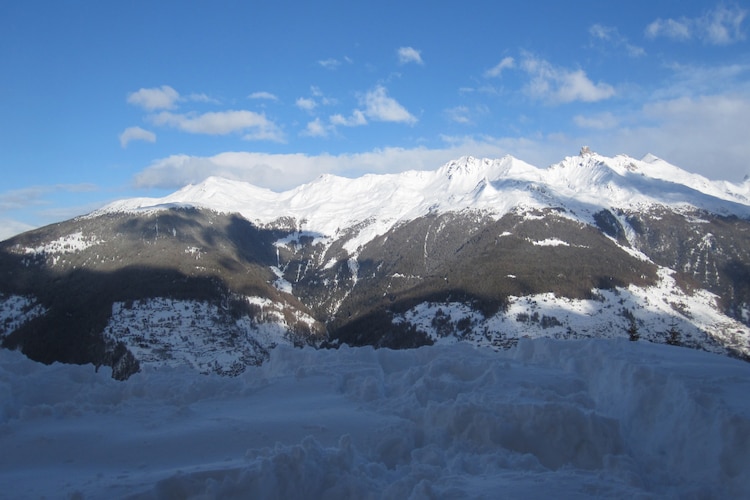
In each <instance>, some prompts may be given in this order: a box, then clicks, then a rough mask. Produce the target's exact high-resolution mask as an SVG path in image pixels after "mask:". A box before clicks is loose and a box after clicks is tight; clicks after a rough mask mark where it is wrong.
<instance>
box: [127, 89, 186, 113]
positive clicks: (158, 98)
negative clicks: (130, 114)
mask: <svg viewBox="0 0 750 500" xmlns="http://www.w3.org/2000/svg"><path fill="white" fill-rule="evenodd" d="M179 99H180V94H179V93H178V92H177V91H176V90H175V89H173V88H172V87H170V86H169V85H162V86H161V87H155V88H150V89H140V90H138V91H137V92H131V93H130V94H129V95H128V103H130V104H134V105H136V106H140V107H142V108H144V109H146V110H148V111H154V110H156V109H172V108H174V106H175V103H176V102H177V101H178V100H179Z"/></svg>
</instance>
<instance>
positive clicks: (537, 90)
mask: <svg viewBox="0 0 750 500" xmlns="http://www.w3.org/2000/svg"><path fill="white" fill-rule="evenodd" d="M521 68H522V69H523V70H524V71H525V72H526V73H527V74H528V75H529V77H530V81H529V82H528V83H527V84H526V86H525V88H524V90H525V92H526V93H527V94H528V95H529V96H530V97H532V98H534V99H540V100H543V101H547V102H549V103H551V104H562V103H569V102H574V101H583V102H596V101H601V100H604V99H609V98H610V97H612V96H614V95H615V89H614V88H613V87H612V86H611V85H609V84H607V83H603V82H597V83H594V82H593V81H591V80H590V79H589V77H588V76H587V75H586V73H585V72H584V71H583V70H582V69H577V70H569V69H565V68H560V67H556V66H553V65H552V64H550V63H549V62H547V61H545V60H544V59H539V58H537V57H534V56H532V55H530V54H527V55H526V57H525V58H524V60H523V62H522V63H521Z"/></svg>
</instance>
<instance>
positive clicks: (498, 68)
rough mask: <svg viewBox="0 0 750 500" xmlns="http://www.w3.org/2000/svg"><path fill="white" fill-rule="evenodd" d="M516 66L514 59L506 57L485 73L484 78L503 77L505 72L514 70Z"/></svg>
mask: <svg viewBox="0 0 750 500" xmlns="http://www.w3.org/2000/svg"><path fill="white" fill-rule="evenodd" d="M515 66H516V60H515V59H513V58H512V57H510V56H508V57H504V58H503V60H502V61H500V62H499V63H497V64H496V65H494V66H493V67H491V68H490V69H488V70H487V71H485V72H484V76H486V77H492V78H495V77H499V76H500V75H502V73H503V70H506V69H510V68H514V67H515Z"/></svg>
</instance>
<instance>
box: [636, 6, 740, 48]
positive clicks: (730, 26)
mask: <svg viewBox="0 0 750 500" xmlns="http://www.w3.org/2000/svg"><path fill="white" fill-rule="evenodd" d="M745 17H747V10H745V9H741V8H740V7H739V6H737V5H733V6H727V5H719V6H718V7H716V8H715V9H713V10H709V11H707V12H705V13H704V14H703V15H702V16H700V17H693V18H688V17H680V18H679V19H672V18H669V19H661V18H659V19H656V20H655V21H653V22H652V23H650V24H649V25H648V26H647V27H646V36H647V37H649V38H657V37H665V38H670V39H672V40H676V41H687V40H691V39H693V38H697V39H699V40H701V41H702V42H703V43H707V44H710V45H729V44H732V43H736V42H739V41H741V40H744V39H745V33H744V32H743V30H742V23H743V21H744V20H745Z"/></svg>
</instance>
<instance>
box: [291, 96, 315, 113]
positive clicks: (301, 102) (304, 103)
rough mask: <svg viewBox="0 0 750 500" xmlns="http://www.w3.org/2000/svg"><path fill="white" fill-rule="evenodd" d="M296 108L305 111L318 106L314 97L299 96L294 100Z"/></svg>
mask: <svg viewBox="0 0 750 500" xmlns="http://www.w3.org/2000/svg"><path fill="white" fill-rule="evenodd" d="M295 104H296V105H297V107H298V108H300V109H304V110H305V111H312V110H313V109H315V108H316V107H317V106H318V103H317V102H315V99H311V98H309V97H300V98H299V99H297V101H296V102H295Z"/></svg>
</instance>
